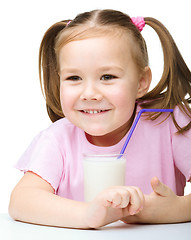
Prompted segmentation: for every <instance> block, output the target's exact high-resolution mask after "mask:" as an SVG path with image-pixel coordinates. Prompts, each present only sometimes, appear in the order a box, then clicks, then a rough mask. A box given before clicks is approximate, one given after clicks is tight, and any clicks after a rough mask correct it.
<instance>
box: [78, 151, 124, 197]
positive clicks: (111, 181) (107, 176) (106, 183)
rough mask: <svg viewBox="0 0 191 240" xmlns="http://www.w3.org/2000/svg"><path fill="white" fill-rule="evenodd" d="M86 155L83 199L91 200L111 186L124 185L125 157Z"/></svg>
mask: <svg viewBox="0 0 191 240" xmlns="http://www.w3.org/2000/svg"><path fill="white" fill-rule="evenodd" d="M118 156H119V155H117V154H115V155H89V156H88V155H86V156H84V160H83V167H84V199H85V201H91V200H93V199H94V198H95V197H96V196H97V195H98V194H99V193H100V192H102V191H104V190H105V189H107V188H109V187H111V186H124V185H125V167H126V159H125V155H122V156H120V158H118Z"/></svg>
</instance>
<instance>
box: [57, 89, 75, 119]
mask: <svg viewBox="0 0 191 240" xmlns="http://www.w3.org/2000/svg"><path fill="white" fill-rule="evenodd" d="M71 99H72V98H71V94H70V91H67V90H66V88H64V87H63V86H62V85H61V86H60V103H61V108H62V112H63V113H64V115H65V116H66V115H67V112H68V111H69V109H70V105H71Z"/></svg>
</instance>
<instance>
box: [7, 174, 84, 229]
mask: <svg viewBox="0 0 191 240" xmlns="http://www.w3.org/2000/svg"><path fill="white" fill-rule="evenodd" d="M85 209H86V204H85V203H82V202H76V201H72V200H69V199H65V198H62V197H59V196H57V195H55V194H54V189H53V188H52V187H51V185H50V184H49V183H47V182H46V181H44V180H43V179H42V178H40V177H38V176H37V175H35V174H33V173H32V172H27V173H25V175H24V176H23V178H22V179H21V180H20V182H19V183H18V184H17V185H16V187H15V188H14V190H13V192H12V194H11V198H10V203H9V214H10V216H11V217H12V218H13V219H15V220H19V221H23V222H29V223H35V224H40V225H49V226H60V227H63V226H65V227H72V228H88V225H87V224H86V222H85V217H84V215H85Z"/></svg>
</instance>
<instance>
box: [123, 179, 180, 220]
mask: <svg viewBox="0 0 191 240" xmlns="http://www.w3.org/2000/svg"><path fill="white" fill-rule="evenodd" d="M151 186H152V188H153V192H152V193H151V194H150V195H145V207H144V210H143V211H142V212H141V213H139V214H136V215H134V216H128V217H126V218H124V219H122V221H124V222H126V223H172V222H179V220H180V219H179V216H180V208H179V206H180V205H181V197H179V196H177V195H176V194H175V193H174V192H173V191H172V190H171V189H170V188H169V187H168V186H166V185H165V184H163V183H162V182H160V181H159V179H158V178H157V177H154V178H152V180H151Z"/></svg>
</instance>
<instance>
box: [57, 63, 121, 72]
mask: <svg viewBox="0 0 191 240" xmlns="http://www.w3.org/2000/svg"><path fill="white" fill-rule="evenodd" d="M97 70H98V71H106V72H107V71H110V70H117V71H120V72H122V71H124V70H123V68H121V67H119V66H116V65H111V66H103V67H100V68H98V69H97ZM64 71H66V72H80V71H81V69H78V68H73V67H63V68H62V69H61V70H60V73H62V72H64Z"/></svg>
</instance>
